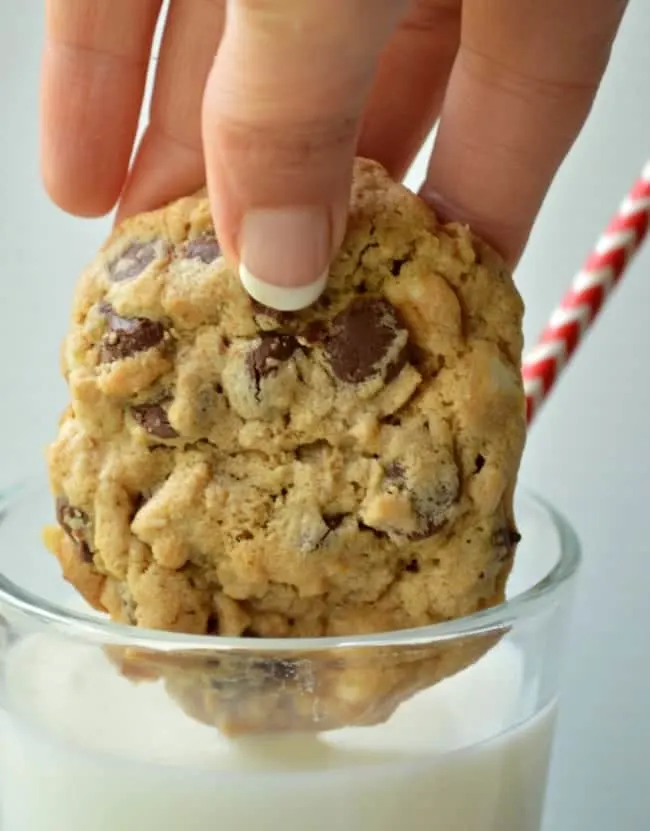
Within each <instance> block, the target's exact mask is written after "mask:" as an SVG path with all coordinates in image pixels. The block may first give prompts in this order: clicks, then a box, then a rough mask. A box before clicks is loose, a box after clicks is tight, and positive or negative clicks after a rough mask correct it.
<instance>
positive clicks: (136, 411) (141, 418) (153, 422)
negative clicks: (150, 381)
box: [131, 404, 178, 439]
mask: <svg viewBox="0 0 650 831" xmlns="http://www.w3.org/2000/svg"><path fill="white" fill-rule="evenodd" d="M131 415H132V416H133V418H134V419H135V421H136V422H137V423H138V424H139V425H140V427H142V429H143V430H145V431H146V432H147V433H149V435H150V436H156V437H157V438H159V439H175V438H177V437H178V433H177V432H176V430H174V428H173V427H172V426H171V424H170V423H169V418H168V417H167V411H166V410H165V408H164V407H163V406H162V404H137V405H136V406H134V407H131Z"/></svg>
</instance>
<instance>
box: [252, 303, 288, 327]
mask: <svg viewBox="0 0 650 831" xmlns="http://www.w3.org/2000/svg"><path fill="white" fill-rule="evenodd" d="M250 303H251V308H252V309H253V314H256V315H263V316H264V317H270V318H271V320H275V321H276V323H285V322H286V321H288V320H290V319H291V313H290V312H280V311H278V309H272V308H271V307H270V306H265V305H264V304H263V303H258V301H257V300H253V299H252V298H251V301H250Z"/></svg>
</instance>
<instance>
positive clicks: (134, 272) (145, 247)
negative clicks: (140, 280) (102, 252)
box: [108, 242, 156, 283]
mask: <svg viewBox="0 0 650 831" xmlns="http://www.w3.org/2000/svg"><path fill="white" fill-rule="evenodd" d="M155 259H156V248H155V246H154V244H153V243H152V242H132V243H131V245H129V246H128V248H126V249H125V250H124V251H123V252H122V254H121V255H120V256H119V257H118V258H117V259H116V260H113V262H112V263H111V264H110V265H109V266H108V273H109V275H110V278H111V280H112V281H113V282H114V283H121V282H122V281H124V280H133V279H134V278H135V277H139V276H140V274H142V272H143V271H144V270H145V268H147V266H148V265H150V264H151V263H152V262H153V261H154V260H155Z"/></svg>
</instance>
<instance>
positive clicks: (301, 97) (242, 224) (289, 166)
mask: <svg viewBox="0 0 650 831" xmlns="http://www.w3.org/2000/svg"><path fill="white" fill-rule="evenodd" d="M404 9H405V0H384V2H382V3H381V4H377V3H375V0H310V2H309V3H305V2H304V0H239V2H237V1H236V0H232V1H231V2H230V3H229V4H228V13H227V16H226V28H225V33H224V37H223V41H222V43H221V46H220V48H219V52H218V55H217V59H216V61H215V64H214V67H213V70H212V72H211V74H210V78H209V80H208V85H207V90H206V97H205V102H204V110H203V136H204V148H205V154H206V163H207V178H208V187H209V191H210V195H211V202H212V208H213V213H214V216H215V221H216V223H217V227H218V231H219V234H220V239H221V242H222V245H223V246H224V248H225V250H226V251H227V252H228V253H229V254H230V255H231V256H232V257H234V258H236V259H239V260H240V274H241V277H242V281H243V283H244V285H245V286H246V288H247V290H248V291H249V292H250V293H251V294H252V295H253V296H254V297H255V298H256V299H257V300H259V301H260V302H262V303H265V304H266V305H269V306H274V307H276V308H283V309H296V308H300V307H303V306H306V305H309V303H311V302H313V301H314V300H315V299H316V297H318V295H319V294H320V292H321V291H322V289H323V288H324V283H325V279H326V273H327V269H328V266H329V262H330V259H331V257H332V255H333V253H334V251H335V250H336V249H337V248H338V246H339V245H340V242H341V239H342V237H343V233H344V229H345V223H346V218H347V205H348V200H349V191H350V178H351V171H352V162H353V159H354V155H355V150H356V144H357V139H358V131H359V123H360V120H361V115H362V112H363V109H364V105H365V101H366V99H367V95H368V93H369V90H370V87H371V84H372V79H373V74H374V70H375V66H376V63H377V59H378V56H379V53H380V51H381V49H382V48H383V46H384V45H385V43H386V42H387V40H388V37H389V35H390V33H391V32H392V31H393V29H394V26H395V25H396V23H397V21H398V19H399V16H400V14H401V13H402V12H403V10H404Z"/></svg>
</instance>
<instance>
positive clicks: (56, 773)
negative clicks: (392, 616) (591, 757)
mask: <svg viewBox="0 0 650 831" xmlns="http://www.w3.org/2000/svg"><path fill="white" fill-rule="evenodd" d="M522 671H523V663H522V659H521V657H520V654H519V653H518V651H517V650H516V648H515V647H514V646H512V645H511V644H508V643H505V642H502V643H501V644H500V645H499V646H498V647H496V648H495V649H494V650H492V652H491V653H489V654H488V655H487V656H485V657H484V658H483V659H482V660H481V661H479V662H478V663H477V664H476V665H475V666H473V667H471V668H470V669H468V670H466V671H464V672H463V673H460V674H459V675H458V676H456V677H455V678H451V679H448V680H447V681H445V682H443V683H441V684H439V685H438V686H437V687H435V688H433V689H431V690H428V691H426V692H424V693H421V694H420V695H418V696H417V697H415V698H414V699H412V700H411V701H410V702H407V703H406V704H405V705H403V706H402V707H401V708H400V709H399V710H398V712H397V713H396V714H395V715H394V717H393V718H392V719H391V720H390V721H389V722H388V723H387V724H386V725H383V726H381V727H373V728H354V729H352V728H348V729H343V730H339V731H335V732H332V733H329V734H325V735H322V736H312V735H298V736H279V737H271V738H265V739H262V738H254V739H251V738H249V739H246V740H237V741H232V740H228V739H225V738H224V737H223V736H221V735H220V734H219V733H218V732H217V731H216V730H214V729H212V728H209V727H206V726H203V725H201V724H199V723H198V722H194V721H192V720H191V719H189V718H187V717H186V716H185V715H184V714H183V713H182V712H181V711H180V709H179V708H178V707H177V706H176V705H175V704H174V703H173V702H172V701H171V699H169V698H168V697H167V695H166V693H165V691H164V688H163V687H162V685H160V684H141V685H135V686H134V685H132V684H131V683H130V682H128V681H127V680H125V679H124V678H122V677H120V676H119V675H118V674H117V672H116V671H115V670H114V668H113V667H112V666H111V665H110V664H109V662H108V661H107V660H106V658H105V657H104V655H103V653H102V652H101V650H99V649H98V648H97V647H95V646H92V645H86V644H73V643H62V642H61V640H59V639H54V638H51V637H49V636H47V635H42V634H39V635H34V636H31V637H29V638H26V639H24V640H23V641H21V642H20V643H19V644H18V645H17V646H14V647H13V649H12V650H11V651H10V653H9V655H8V658H7V663H6V666H5V679H6V690H5V705H6V706H7V710H8V711H9V712H7V711H5V713H4V715H3V725H2V742H3V771H2V772H3V777H2V811H3V813H2V816H3V824H2V826H1V827H2V831H207V830H208V829H210V831H212V829H215V831H249V829H250V831H265V830H266V829H268V831H275V829H278V831H334V830H335V829H336V831H396V830H397V831H425V829H426V831H538V829H539V826H540V821H541V820H540V816H541V807H542V802H543V796H544V789H545V780H546V768H547V763H548V756H549V749H550V743H551V735H552V730H553V722H554V710H555V708H554V706H553V705H552V704H551V705H549V706H548V707H547V708H546V709H545V710H544V711H543V712H542V713H541V714H538V715H537V716H536V717H535V718H533V719H532V720H528V721H527V722H526V723H523V724H520V725H519V726H518V727H517V728H516V729H514V730H510V731H506V732H505V733H504V732H503V730H504V727H505V726H506V725H507V724H508V723H511V720H512V715H513V712H515V710H514V709H513V708H515V707H518V706H520V704H521V697H522V696H521V691H522V689H523V687H522V684H523V683H524V681H523V677H522ZM499 734H501V735H499ZM494 735H499V737H498V738H496V739H493V738H490V737H492V736H494Z"/></svg>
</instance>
